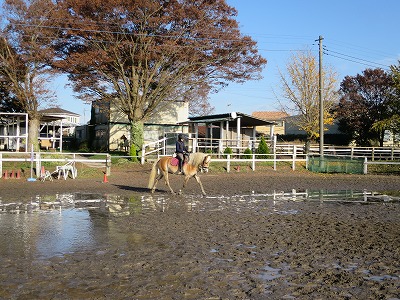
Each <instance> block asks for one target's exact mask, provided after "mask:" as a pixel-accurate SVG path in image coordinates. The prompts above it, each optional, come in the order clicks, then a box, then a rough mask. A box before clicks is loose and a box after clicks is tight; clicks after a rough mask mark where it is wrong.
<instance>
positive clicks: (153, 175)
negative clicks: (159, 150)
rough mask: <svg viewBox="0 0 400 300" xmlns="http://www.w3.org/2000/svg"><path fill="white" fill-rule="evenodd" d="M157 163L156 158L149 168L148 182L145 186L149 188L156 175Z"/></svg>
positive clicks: (151, 186)
mask: <svg viewBox="0 0 400 300" xmlns="http://www.w3.org/2000/svg"><path fill="white" fill-rule="evenodd" d="M157 163H158V160H157V161H156V162H155V163H154V164H153V167H152V168H151V172H150V177H149V184H148V185H147V187H148V188H149V189H152V188H153V185H154V180H155V179H156V175H157Z"/></svg>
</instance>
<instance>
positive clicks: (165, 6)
mask: <svg viewBox="0 0 400 300" xmlns="http://www.w3.org/2000/svg"><path fill="white" fill-rule="evenodd" d="M58 4H59V7H58V8H59V10H58V14H57V15H56V14H55V15H54V20H53V24H55V23H57V24H58V25H57V30H58V32H59V40H58V43H57V45H56V50H57V53H58V55H59V61H58V62H56V63H55V65H56V66H57V67H58V68H60V69H62V70H63V71H65V72H67V73H69V74H70V75H69V79H70V80H71V81H72V82H73V83H74V89H75V91H76V92H79V93H80V95H81V96H82V97H83V98H84V99H88V98H90V99H95V100H96V101H103V102H104V101H106V102H108V103H111V105H113V106H114V107H117V108H118V109H119V110H120V111H121V112H123V113H124V114H125V115H126V116H127V117H128V119H129V121H130V123H131V127H132V140H131V142H132V143H133V145H132V146H133V147H131V149H135V148H136V149H140V148H141V144H142V139H143V138H142V136H143V129H142V128H143V122H144V121H145V120H146V118H148V117H149V116H150V115H151V114H152V113H153V111H154V110H156V109H157V107H158V106H159V104H160V103H161V102H163V101H176V100H179V101H182V100H187V99H190V95H191V93H192V92H193V90H198V86H202V88H204V87H207V89H208V90H206V92H207V93H208V92H209V91H210V90H211V89H218V88H219V87H221V86H224V85H226V84H227V83H228V82H232V81H235V82H243V81H246V80H250V79H259V78H260V71H261V68H262V67H263V65H265V64H266V60H265V59H264V58H262V57H261V56H260V55H259V54H258V53H257V49H256V43H255V42H254V41H252V40H251V38H250V37H247V36H242V35H241V34H240V31H239V29H238V23H237V22H236V21H235V19H234V17H235V16H236V14H237V12H236V10H235V9H234V8H232V7H229V6H228V5H227V4H226V3H225V1H224V0H218V1H203V0H201V1H200V0H190V1H189V0H187V1H175V0H168V1H167V0H153V1H125V0H107V1H104V0H103V1H96V2H93V1H73V0H60V1H58ZM140 132H141V133H140ZM131 154H133V155H135V153H132V152H131Z"/></svg>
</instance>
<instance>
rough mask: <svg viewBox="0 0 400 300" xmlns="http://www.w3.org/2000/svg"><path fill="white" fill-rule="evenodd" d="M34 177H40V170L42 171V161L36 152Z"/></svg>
mask: <svg viewBox="0 0 400 300" xmlns="http://www.w3.org/2000/svg"><path fill="white" fill-rule="evenodd" d="M35 164H36V172H35V173H36V177H40V170H41V169H42V159H41V156H40V152H36V161H35Z"/></svg>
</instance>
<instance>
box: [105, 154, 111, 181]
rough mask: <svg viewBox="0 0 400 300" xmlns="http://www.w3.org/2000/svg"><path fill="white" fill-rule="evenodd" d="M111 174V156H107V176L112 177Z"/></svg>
mask: <svg viewBox="0 0 400 300" xmlns="http://www.w3.org/2000/svg"><path fill="white" fill-rule="evenodd" d="M110 174H111V155H110V154H107V155H106V175H107V176H110Z"/></svg>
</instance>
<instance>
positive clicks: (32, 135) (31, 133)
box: [28, 118, 40, 151]
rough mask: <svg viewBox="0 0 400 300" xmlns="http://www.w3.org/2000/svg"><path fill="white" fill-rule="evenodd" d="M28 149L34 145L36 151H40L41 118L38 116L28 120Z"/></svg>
mask: <svg viewBox="0 0 400 300" xmlns="http://www.w3.org/2000/svg"><path fill="white" fill-rule="evenodd" d="M28 122H29V123H28V126H29V129H28V149H31V147H32V146H31V145H33V150H34V151H39V138H38V137H39V126H40V120H39V119H38V118H33V119H29V121H28Z"/></svg>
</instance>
